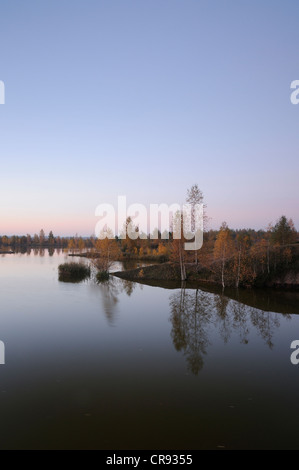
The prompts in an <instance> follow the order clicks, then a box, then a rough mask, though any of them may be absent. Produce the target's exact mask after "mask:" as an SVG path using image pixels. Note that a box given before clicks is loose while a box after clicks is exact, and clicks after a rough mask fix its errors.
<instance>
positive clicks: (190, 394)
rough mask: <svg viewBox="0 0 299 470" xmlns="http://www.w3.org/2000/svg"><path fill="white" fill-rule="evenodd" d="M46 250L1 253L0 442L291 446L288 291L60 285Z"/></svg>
mask: <svg viewBox="0 0 299 470" xmlns="http://www.w3.org/2000/svg"><path fill="white" fill-rule="evenodd" d="M50 255H51V256H50ZM50 255H49V253H48V251H47V250H45V251H44V252H43V253H39V252H37V253H34V252H33V251H32V252H31V253H30V254H12V255H2V256H0V340H1V341H2V342H3V343H4V345H5V364H4V365H0V419H1V427H0V448H1V449H111V450H120V449H131V450H138V449H161V450H163V449H175V450H177V449H181V450H188V449H217V448H221V449H222V448H225V449H298V448H299V443H298V437H297V436H298V432H297V422H298V417H299V403H298V391H299V365H293V364H292V362H291V360H290V356H291V353H292V351H293V350H292V349H291V348H290V345H291V342H292V341H294V340H297V339H298V340H299V315H298V313H299V305H298V293H296V292H289V293H285V292H277V291H272V290H258V291H241V292H240V291H234V290H232V291H225V292H224V293H223V292H222V291H221V290H218V289H217V288H214V289H211V288H208V287H207V286H203V287H201V288H194V286H188V285H185V286H180V285H173V284H172V285H163V286H161V285H145V284H139V283H133V282H130V281H125V280H122V279H119V278H116V277H113V276H112V277H111V278H110V279H109V281H108V282H106V283H103V284H101V285H98V284H97V283H96V282H95V281H94V279H93V277H92V278H91V279H89V280H86V281H83V282H81V283H75V284H72V283H63V282H59V280H58V265H59V264H61V263H63V262H65V261H69V258H68V257H67V255H65V254H64V253H63V252H59V253H57V251H54V253H50ZM72 260H74V259H73V258H72ZM83 262H87V263H88V260H83ZM130 267H131V268H132V266H130ZM117 269H119V266H116V267H115V270H117Z"/></svg>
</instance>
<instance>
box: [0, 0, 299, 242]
mask: <svg viewBox="0 0 299 470" xmlns="http://www.w3.org/2000/svg"><path fill="white" fill-rule="evenodd" d="M298 18H299V2H298V0H280V1H278V0H250V1H247V0H51V1H47V2H46V1H43V2H42V1H40V0H26V2H24V1H23V0H1V2H0V80H1V81H2V82H3V83H4V85H5V104H0V235H4V234H7V235H12V234H20V235H21V234H26V233H30V234H32V235H33V234H34V233H39V231H40V229H41V228H43V229H44V230H45V232H46V233H47V232H49V231H50V230H53V232H54V235H66V236H67V235H73V234H75V233H78V234H79V235H82V236H89V235H91V234H92V233H94V230H95V226H96V223H97V221H98V218H97V217H96V216H95V210H96V207H97V206H98V205H99V204H103V203H107V204H112V205H114V206H115V207H116V210H117V201H118V196H126V198H127V202H128V205H130V204H133V203H139V204H144V205H145V206H146V207H149V205H150V204H162V203H166V204H172V203H179V204H183V203H184V202H185V200H186V195H187V189H188V188H190V187H191V186H192V185H193V184H195V183H197V184H198V186H199V188H200V189H201V190H202V192H203V195H204V201H205V203H206V205H207V215H208V217H209V218H210V222H209V228H212V229H217V228H219V227H220V225H221V223H222V222H223V221H226V222H227V224H228V225H229V227H231V228H254V229H265V228H266V227H267V226H268V224H269V223H270V222H272V223H275V222H276V221H277V219H278V218H279V217H280V216H281V215H283V214H284V215H286V216H287V217H288V218H292V219H293V221H294V223H295V226H296V228H297V230H298V229H299V210H298V202H299V184H298V174H299V158H298V150H299V105H294V104H292V103H291V100H290V96H291V92H292V90H291V89H290V85H291V82H292V81H294V80H299V28H298Z"/></svg>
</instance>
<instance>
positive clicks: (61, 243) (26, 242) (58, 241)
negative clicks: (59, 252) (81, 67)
mask: <svg viewBox="0 0 299 470" xmlns="http://www.w3.org/2000/svg"><path fill="white" fill-rule="evenodd" d="M92 246H94V240H93V237H90V238H84V239H83V238H82V237H79V236H78V235H75V236H74V237H60V236H54V234H53V232H52V230H51V231H50V232H49V234H48V235H46V234H45V231H44V230H43V229H41V230H40V232H39V234H37V233H36V234H34V236H31V235H30V234H27V235H22V236H19V235H12V236H7V235H3V236H0V248H1V249H11V250H20V251H22V250H25V251H26V250H28V249H30V248H66V249H69V250H74V251H75V250H83V249H84V248H89V247H92Z"/></svg>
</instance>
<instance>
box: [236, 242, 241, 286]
mask: <svg viewBox="0 0 299 470" xmlns="http://www.w3.org/2000/svg"><path fill="white" fill-rule="evenodd" d="M240 270H241V247H240V248H239V256H238V270H237V279H236V287H237V288H238V287H239V283H240Z"/></svg>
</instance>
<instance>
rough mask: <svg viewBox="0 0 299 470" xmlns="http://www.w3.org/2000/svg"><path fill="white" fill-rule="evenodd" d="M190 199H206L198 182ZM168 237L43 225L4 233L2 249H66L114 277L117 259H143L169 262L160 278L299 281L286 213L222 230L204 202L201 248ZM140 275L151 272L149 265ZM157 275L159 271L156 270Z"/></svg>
mask: <svg viewBox="0 0 299 470" xmlns="http://www.w3.org/2000/svg"><path fill="white" fill-rule="evenodd" d="M186 201H187V202H189V203H190V204H191V205H195V204H197V203H203V195H202V192H201V191H200V189H199V188H198V185H196V184H195V185H193V186H192V187H191V189H190V190H188V192H187V199H186ZM128 226H130V230H133V231H135V232H136V233H137V235H139V233H138V232H139V227H138V226H134V224H133V220H132V219H131V218H130V217H128V218H127V220H126V224H125V226H124V227H123V230H124V231H125V232H124V233H125V234H127V228H128ZM163 235H165V233H164V234H163ZM167 236H168V238H167V239H165V238H163V237H161V233H160V232H159V230H156V231H155V234H151V235H147V236H146V238H140V237H137V238H136V239H135V240H133V239H131V238H130V237H128V236H125V238H120V237H117V236H116V237H112V238H104V239H100V238H98V239H97V238H95V237H94V236H91V237H85V238H83V237H79V236H77V235H76V236H73V237H59V236H54V234H53V232H52V231H51V232H50V233H49V235H48V236H46V235H45V232H44V230H41V231H40V233H39V235H37V234H36V235H34V236H33V237H32V236H30V235H26V236H10V237H9V236H6V235H3V236H0V254H1V253H10V252H14V251H18V252H26V251H27V252H30V251H31V250H34V251H35V253H36V254H37V253H38V252H41V251H43V250H44V249H48V250H49V253H50V254H53V252H54V250H55V249H56V250H65V251H67V252H68V253H69V254H70V255H71V256H72V255H73V256H84V257H88V258H90V259H91V261H92V264H93V266H94V267H95V269H96V270H97V272H98V274H97V276H98V280H103V279H105V278H108V276H109V272H110V269H111V266H112V264H113V262H115V261H126V260H138V261H145V262H151V263H152V264H156V265H158V264H159V263H160V264H161V263H162V264H165V267H164V268H163V270H162V271H161V270H160V272H159V270H158V267H157V268H156V273H157V278H159V276H161V273H162V272H163V276H165V279H169V277H171V276H174V277H178V278H179V279H180V280H182V281H185V280H192V281H197V280H198V281H204V282H211V283H216V284H220V285H222V286H223V287H226V286H232V287H236V288H238V287H254V286H266V285H269V286H271V285H276V284H280V285H281V286H282V287H284V285H285V286H287V285H290V286H297V287H298V286H299V237H298V232H297V231H296V229H295V226H294V223H293V221H292V219H290V218H287V217H286V216H285V215H282V216H281V217H280V218H279V219H278V220H277V221H276V222H275V223H274V224H269V225H268V227H267V229H263V230H253V229H239V230H234V229H231V228H229V227H228V225H227V224H226V223H225V222H223V223H222V225H221V227H220V228H219V229H218V230H211V229H208V218H207V215H206V207H205V206H204V234H203V239H204V241H203V246H202V248H201V249H200V250H198V251H186V250H185V249H184V243H185V240H184V238H183V237H182V238H181V239H174V237H173V231H170V232H169V233H167ZM189 241H190V240H189ZM167 270H168V271H167ZM174 273H177V274H174ZM138 276H139V277H142V276H143V277H146V268H144V269H143V270H142V271H141V274H140V273H138ZM151 276H154V274H153V272H152V271H151Z"/></svg>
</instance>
